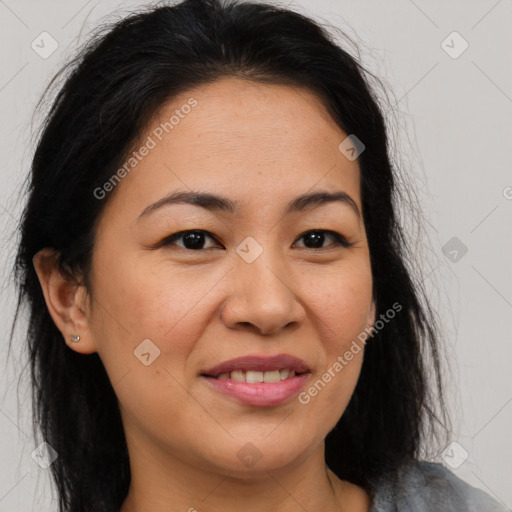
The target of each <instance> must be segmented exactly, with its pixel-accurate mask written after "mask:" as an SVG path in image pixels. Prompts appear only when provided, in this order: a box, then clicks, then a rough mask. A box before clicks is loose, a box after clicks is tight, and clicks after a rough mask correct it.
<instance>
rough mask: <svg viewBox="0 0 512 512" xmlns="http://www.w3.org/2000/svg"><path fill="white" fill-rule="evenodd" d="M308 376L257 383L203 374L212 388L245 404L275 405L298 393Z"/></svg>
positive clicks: (307, 374)
mask: <svg viewBox="0 0 512 512" xmlns="http://www.w3.org/2000/svg"><path fill="white" fill-rule="evenodd" d="M308 376H309V373H302V374H300V375H295V376H294V377H292V378H290V379H285V380H281V381H279V382H258V383H255V384H247V382H237V381H234V380H231V379H216V378H215V377H206V376H204V375H202V378H203V379H205V380H206V382H207V383H208V384H209V385H210V386H211V387H212V388H214V389H216V390H217V391H220V392H221V393H224V394H225V395H228V396H232V397H233V398H235V399H236V400H238V401H239V402H241V403H243V404H246V405H257V406H273V405H279V404H282V403H284V402H286V401H287V400H289V399H290V398H291V397H293V396H294V395H296V394H297V393H298V392H299V391H300V389H301V388H302V386H303V385H304V382H305V381H306V379H307V378H308Z"/></svg>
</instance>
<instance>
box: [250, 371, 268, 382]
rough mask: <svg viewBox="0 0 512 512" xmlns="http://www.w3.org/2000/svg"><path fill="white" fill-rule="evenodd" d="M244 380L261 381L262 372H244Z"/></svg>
mask: <svg viewBox="0 0 512 512" xmlns="http://www.w3.org/2000/svg"><path fill="white" fill-rule="evenodd" d="M265 373H267V372H265ZM245 382H249V383H250V384H254V383H256V382H263V372H253V371H248V372H245Z"/></svg>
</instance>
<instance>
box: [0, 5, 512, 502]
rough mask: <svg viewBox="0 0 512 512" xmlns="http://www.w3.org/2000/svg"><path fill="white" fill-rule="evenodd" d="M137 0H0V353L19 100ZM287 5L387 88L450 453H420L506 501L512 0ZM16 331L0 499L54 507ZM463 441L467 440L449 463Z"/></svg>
mask: <svg viewBox="0 0 512 512" xmlns="http://www.w3.org/2000/svg"><path fill="white" fill-rule="evenodd" d="M141 3H143V2H114V1H111V0H104V1H100V2H94V1H89V2H86V1H84V0H72V1H71V0H70V1H67V2H57V1H48V0H46V1H36V0H33V1H28V0H17V1H14V0H0V56H1V67H0V106H1V112H2V123H1V125H0V150H1V163H2V165H1V167H0V172H1V183H2V187H1V189H0V216H1V226H2V232H1V244H2V253H1V269H0V272H1V274H2V281H1V287H0V289H1V297H0V298H1V300H0V319H1V324H2V325H3V326H4V328H3V329H2V344H1V350H2V354H1V360H2V361H5V359H6V347H7V341H8V333H9V330H10V325H11V323H12V318H13V312H14V290H13V287H12V283H11V282H10V280H9V273H10V267H11V264H12V258H13V254H14V247H15V241H16V239H15V237H14V238H13V235H12V233H13V230H14V228H15V222H16V219H17V218H18V217H19V214H20V212H21V204H19V201H18V199H17V198H18V196H17V194H18V191H19V186H20V183H21V180H22V178H23V177H24V176H25V175H26V173H27V171H28V167H29V163H30V157H31V154H32V151H33V144H32V143H31V136H32V133H33V127H31V115H32V111H33V109H34V106H35V104H36V102H37V100H38V99H39V96H40V94H41V93H42V91H43V88H44V86H45V85H46V84H47V83H48V81H49V79H50V78H51V77H52V76H53V74H54V73H55V72H56V71H57V70H58V69H59V68H60V66H61V65H62V64H63V62H64V61H65V60H66V59H67V58H68V57H69V56H71V55H72V54H73V53H74V51H75V50H76V48H77V45H78V44H81V43H83V42H84V41H85V38H86V36H87V34H88V32H89V30H90V29H92V28H94V27H95V26H96V25H97V23H98V21H99V20H102V19H104V16H105V15H107V14H109V13H112V12H114V11H117V13H118V14H115V16H118V15H120V14H122V13H124V12H127V11H128V10H129V9H130V8H132V7H136V6H138V5H141ZM282 5H285V4H284V3H283V4H282ZM289 5H290V7H292V8H296V9H297V10H299V11H301V12H304V13H306V14H310V15H312V16H313V17H316V18H317V19H319V20H320V21H328V22H330V23H333V24H334V25H336V26H338V27H339V28H341V29H342V30H344V31H346V32H347V33H348V34H349V35H350V36H352V37H354V38H355V39H356V40H360V43H361V45H362V55H361V59H362V62H363V64H364V65H366V66H367V67H368V68H369V69H370V70H373V71H375V72H376V73H377V74H378V75H379V76H380V77H381V78H383V80H384V81H385V82H386V83H387V84H388V86H389V88H390V89H391V90H392V91H393V92H394V95H395V100H396V101H398V112H399V116H400V119H401V121H400V123H401V124H400V127H399V132H398V133H397V134H396V135H397V136H396V137H394V140H395V141H396V144H398V146H396V147H397V149H396V154H397V155H402V156H400V157H398V156H397V158H402V159H404V165H405V167H406V168H405V169H403V172H404V174H406V175H408V176H409V177H410V179H412V180H413V181H414V182H415V183H416V185H417V187H418V188H419V191H420V193H419V199H420V201H421V203H422V206H423V209H424V211H425V213H426V215H427V228H428V233H427V234H428V238H429V240H430V249H428V248H425V249H421V248H420V247H418V252H419V253H421V254H419V256H420V257H421V259H422V261H423V263H422V264H421V265H422V266H421V268H422V272H423V279H424V283H425V285H426V287H427V289H428V290H429V293H430V295H431V297H432V301H433V304H434V307H435V308H436V310H437V311H438V314H439V317H440V319H441V323H442V327H443V334H444V338H445V343H446V353H447V358H448V364H449V371H448V372H447V374H448V381H447V382H448V392H449V398H450V408H451V412H452V417H453V420H454V427H455V431H454V435H453V439H452V440H453V441H454V442H457V443H458V445H456V448H455V451H454V452H453V453H451V454H447V452H446V451H444V452H443V449H444V448H445V447H438V449H437V453H438V456H437V457H436V458H435V460H437V461H439V462H442V463H443V464H445V465H447V467H450V469H452V471H453V472H454V473H455V474H457V475H458V476H460V477H461V478H463V479H464V480H466V481H467V482H469V483H470V484H472V485H473V486H475V487H479V488H482V489H484V490H486V492H488V493H490V494H491V495H493V496H494V497H495V498H497V499H498V500H500V501H501V502H503V503H505V504H506V505H507V506H508V507H512V486H511V485H510V483H511V482H512V439H511V437H510V432H511V425H512V379H511V372H510V361H511V359H512V336H511V329H510V325H509V322H510V320H511V318H512V272H511V271H510V266H511V261H512V222H511V221H512V171H511V169H512V165H511V164H512V152H511V146H512V117H511V114H512V73H511V62H512V61H511V49H512V31H511V30H510V27H511V26H512V0H499V1H496V0H485V1H484V0H480V1H467V0H458V1H451V2H445V1H441V0H439V1H428V2H427V1H426V0H414V1H413V0H397V1H393V2H391V1H390V0H389V1H385V2H384V1H382V0H380V1H378V0H374V1H356V0H344V1H335V0H315V1H312V0H301V1H295V2H293V3H291V4H289ZM43 31H47V32H48V33H50V34H51V36H52V37H53V38H54V39H55V40H56V41H57V42H58V45H59V46H58V48H57V50H56V51H55V52H54V53H53V54H52V55H51V56H49V57H48V58H46V59H43V58H41V57H40V56H39V55H38V54H37V53H36V52H35V51H34V50H33V49H32V48H31V43H32V41H34V40H36V41H37V40H39V39H38V38H39V36H40V34H41V33H42V32H43ZM454 31H456V32H458V33H459V34H460V36H461V37H462V38H463V39H464V40H465V41H467V43H468V44H469V47H468V48H467V50H466V51H465V52H464V53H462V54H461V55H460V56H458V57H457V58H452V57H451V56H450V55H448V53H447V52H446V51H445V49H443V47H444V48H446V49H447V50H448V51H450V52H452V54H456V53H458V52H459V51H460V49H461V48H462V46H461V45H462V44H463V41H462V40H461V39H457V38H458V36H453V35H452V36H450V37H448V36H449V35H450V34H452V32H454ZM447 37H448V39H447ZM445 40H446V42H445V43H444V44H443V41H445ZM449 47H451V49H450V48H449ZM395 106H396V105H395ZM36 126H37V125H36ZM34 128H35V127H34ZM452 237H457V239H458V240H459V241H460V242H462V243H463V244H464V245H465V246H466V247H467V249H468V252H467V254H465V255H464V256H463V257H462V258H460V255H461V254H462V253H461V252H458V254H457V257H458V258H460V259H459V260H458V261H457V262H454V261H452V259H453V258H454V257H455V256H456V255H455V253H452V254H451V255H450V254H449V253H447V255H446V256H445V254H444V253H443V251H442V248H443V246H445V244H446V243H447V242H448V241H449V240H450V239H451V238H452ZM457 243H458V242H457ZM450 250H451V249H450ZM446 252H447V251H446ZM22 344H23V341H22V338H21V333H20V332H19V331H18V333H17V334H16V337H15V353H14V356H13V357H12V358H11V359H9V361H8V363H5V364H4V367H3V368H2V376H1V378H0V382H1V384H0V385H1V388H2V391H3V392H2V395H1V401H0V433H1V434H2V435H1V437H0V450H1V462H0V511H7V510H9V511H11V510H15V511H17V512H25V511H30V510H37V511H41V510H48V511H54V510H57V509H56V506H55V502H54V499H55V492H54V491H52V488H51V486H50V478H49V474H48V472H49V470H43V469H41V468H40V467H39V466H38V465H37V464H36V463H35V462H34V461H33V460H32V458H31V453H32V451H33V450H34V449H35V445H34V442H33V439H32V437H31V411H30V408H29V403H30V402H29V391H28V387H27V383H28V375H27V372H26V370H25V372H24V374H23V375H24V378H23V380H22V382H21V386H20V388H19V397H20V401H21V404H22V405H21V407H18V402H17V396H18V395H17V391H18V390H17V383H18V377H19V375H20V373H21V372H22V370H23V369H24V367H25V359H24V358H23V354H22V353H21V347H22ZM462 449H463V450H465V451H466V452H467V453H468V457H467V459H466V460H465V461H464V462H462V461H461V460H460V456H461V455H460V454H462V455H464V452H463V451H462ZM443 454H444V457H443ZM450 455H451V456H450ZM461 462H462V463H461ZM459 463H461V464H460V465H459V466H458V467H457V468H455V467H454V466H455V465H457V464H459Z"/></svg>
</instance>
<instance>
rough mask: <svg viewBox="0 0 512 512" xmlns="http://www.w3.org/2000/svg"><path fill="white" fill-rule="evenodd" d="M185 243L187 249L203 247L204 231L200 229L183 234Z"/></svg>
mask: <svg viewBox="0 0 512 512" xmlns="http://www.w3.org/2000/svg"><path fill="white" fill-rule="evenodd" d="M187 242H188V243H187ZM183 243H184V245H185V247H187V249H201V247H202V245H203V244H204V233H201V232H198V231H193V232H191V233H188V234H186V235H184V236H183Z"/></svg>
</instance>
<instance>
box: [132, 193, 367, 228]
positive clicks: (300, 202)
mask: <svg viewBox="0 0 512 512" xmlns="http://www.w3.org/2000/svg"><path fill="white" fill-rule="evenodd" d="M333 202H339V203H341V204H344V205H347V206H349V207H350V208H351V209H352V211H353V212H354V213H355V214H356V215H357V217H358V218H359V219H360V218H361V213H360V211H359V208H358V206H357V204H356V202H355V201H354V200H353V199H352V198H351V197H350V196H349V195H348V194H347V193H346V192H343V191H335V192H312V193H306V194H302V195H300V196H298V197H296V198H295V199H293V200H292V201H290V202H289V203H288V205H287V206H286V209H285V212H284V213H285V215H288V214H290V213H294V212H302V211H305V210H310V209H313V208H318V207H320V206H324V205H326V204H329V203H333ZM171 204H192V205H195V206H199V207H201V208H204V209H206V210H209V211H219V212H226V213H231V214H233V213H235V212H236V211H237V209H238V208H239V202H238V201H233V200H231V199H228V198H227V197H222V196H218V195H214V194H210V193H205V192H188V191H176V192H173V193H171V194H168V195H167V196H165V197H162V199H159V200H158V201H156V202H155V203H153V204H150V205H149V206H147V207H146V208H144V210H142V212H141V213H140V215H139V216H138V218H137V222H138V221H139V220H140V219H141V218H143V217H145V216H147V215H149V214H150V213H152V212H154V211H156V210H158V209H160V208H162V207H163V206H167V205H171Z"/></svg>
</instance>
